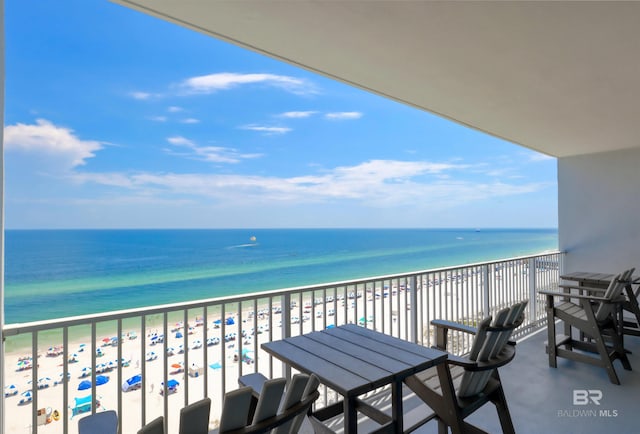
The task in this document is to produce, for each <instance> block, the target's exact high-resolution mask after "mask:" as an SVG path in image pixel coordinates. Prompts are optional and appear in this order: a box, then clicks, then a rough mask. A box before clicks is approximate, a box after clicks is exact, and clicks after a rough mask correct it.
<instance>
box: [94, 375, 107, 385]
mask: <svg viewBox="0 0 640 434" xmlns="http://www.w3.org/2000/svg"><path fill="white" fill-rule="evenodd" d="M108 382H109V377H108V376H106V375H98V376H97V377H96V386H102V385H103V384H106V383H108Z"/></svg>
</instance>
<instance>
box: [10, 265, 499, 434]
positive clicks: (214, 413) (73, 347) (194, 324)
mask: <svg viewBox="0 0 640 434" xmlns="http://www.w3.org/2000/svg"><path fill="white" fill-rule="evenodd" d="M502 273H503V272H501V274H502ZM477 283H478V281H477V280H476V279H473V278H472V277H470V276H459V275H451V274H450V273H449V274H442V277H441V278H440V280H434V281H431V282H423V285H428V286H429V287H430V288H432V292H431V291H430V293H433V294H443V295H442V297H451V296H453V297H457V296H458V295H459V294H462V293H463V292H473V291H475V288H473V286H475V285H477ZM409 293H410V291H407V290H406V287H405V285H404V281H400V282H399V283H395V284H392V286H390V287H386V286H384V287H383V286H382V285H380V286H379V287H378V286H377V287H375V288H365V287H364V286H360V287H358V288H342V289H341V291H340V292H337V293H334V292H333V291H327V292H319V291H316V293H311V292H307V293H303V294H302V295H300V296H296V297H292V299H291V300H292V310H291V326H290V327H291V335H297V334H302V333H308V332H311V331H313V330H322V329H324V328H325V327H327V326H330V325H332V324H335V325H341V324H345V323H359V324H360V325H366V326H369V327H372V323H373V322H372V319H373V315H375V316H376V329H378V330H379V331H385V332H387V333H389V332H391V331H392V330H393V331H394V333H395V334H398V333H402V331H404V330H406V329H407V328H408V327H407V322H408V321H409V319H408V315H407V310H406V309H405V308H404V307H405V306H408V305H409V304H410V303H409V300H408V299H409ZM319 294H321V295H319ZM434 297H435V296H434ZM438 297H440V295H438V296H437V297H435V298H433V299H432V302H435V303H432V304H434V305H437V304H440V303H439V302H438ZM388 298H391V300H388ZM276 299H277V300H281V298H279V297H278V298H275V299H274V300H276ZM453 299H455V298H453ZM234 305H235V309H230V308H227V307H225V315H224V317H221V314H220V311H219V310H218V309H215V310H214V309H209V313H208V317H207V318H206V319H205V318H203V317H202V313H203V312H202V309H199V311H200V312H196V313H195V314H194V312H189V317H188V324H187V327H183V324H182V323H181V322H180V321H178V322H169V323H168V333H167V336H166V341H167V342H166V346H167V347H168V348H172V349H173V351H172V353H173V354H171V355H168V357H166V359H165V358H164V357H163V352H164V345H165V344H164V343H155V344H154V343H153V342H157V341H158V340H161V339H157V338H154V336H156V337H157V336H159V335H162V334H163V327H162V325H159V324H157V323H156V324H147V326H146V327H145V329H144V330H142V328H141V327H140V326H138V327H137V328H135V327H133V328H127V329H125V328H123V330H122V332H123V335H122V336H121V347H122V356H123V358H124V359H125V366H123V367H122V379H123V382H124V381H125V380H127V379H129V378H132V377H134V376H136V375H140V374H142V372H143V366H144V376H145V379H144V380H145V381H144V387H142V388H139V389H136V390H128V391H126V392H122V394H121V396H122V411H121V412H119V417H120V418H121V419H122V421H123V433H125V434H127V433H135V432H136V431H137V430H138V429H139V428H140V426H141V425H142V419H141V418H142V414H141V413H142V411H141V408H142V401H143V395H144V401H145V410H146V415H145V419H146V421H150V420H152V419H154V418H155V417H157V416H160V415H163V413H164V399H165V397H164V396H163V395H162V394H161V392H162V390H163V388H162V386H161V383H162V382H163V381H164V371H165V367H164V363H163V360H166V363H167V370H168V372H169V375H168V379H169V380H175V381H177V382H178V383H179V385H178V386H177V387H176V391H175V393H171V394H169V396H168V397H167V399H168V404H169V405H168V408H169V419H168V423H169V432H177V430H178V418H179V409H180V408H182V407H183V406H184V405H185V404H186V402H187V401H188V402H194V401H196V400H198V399H200V398H202V397H203V396H205V384H204V381H205V375H203V374H204V371H205V370H206V371H207V378H208V384H207V388H208V393H207V394H208V396H210V397H211V398H212V408H211V417H210V420H211V425H210V427H211V429H213V428H215V427H216V426H217V419H218V418H219V415H220V411H221V406H222V394H223V392H222V391H223V390H226V391H229V390H232V389H235V388H237V378H238V377H239V376H240V375H243V374H247V373H251V372H254V370H257V371H259V372H262V373H264V374H265V375H266V376H268V377H269V376H280V375H281V373H282V365H281V364H280V362H278V361H277V360H272V359H271V358H270V357H269V356H268V355H266V353H264V352H262V351H260V344H261V343H263V342H267V341H269V340H277V339H280V337H281V335H282V328H281V318H282V313H281V312H282V306H281V305H280V304H279V303H276V302H275V301H273V302H272V303H271V305H269V304H267V303H266V302H262V301H261V302H260V304H257V303H256V304H254V303H253V302H245V303H243V304H242V305H239V304H238V303H235V304H234ZM383 305H384V307H383ZM390 306H391V307H390ZM397 308H400V309H401V310H402V311H400V312H399V311H397V310H395V309H397ZM196 310H198V309H196ZM212 312H213V313H212ZM472 313H473V312H466V311H465V309H464V308H463V309H460V308H459V307H456V310H455V311H452V312H450V313H449V314H447V315H438V313H437V312H435V311H434V312H433V313H430V314H429V317H430V318H431V319H433V318H434V317H436V316H440V317H444V316H447V317H449V319H456V318H452V316H455V317H460V318H462V317H468V316H469V315H470V314H472ZM107 328H108V327H107ZM111 328H112V329H111V330H109V331H110V332H105V331H103V330H102V329H104V327H103V328H101V330H100V333H99V334H96V342H95V343H93V344H92V342H91V338H90V337H89V338H87V336H90V335H85V336H83V337H80V338H74V339H72V340H71V339H70V341H69V349H68V354H69V357H70V358H73V359H74V360H75V361H73V362H70V363H69V365H68V371H69V373H70V378H69V386H68V406H69V417H70V420H69V432H70V433H76V432H77V420H78V419H79V418H81V417H82V416H83V415H84V414H75V413H76V411H74V410H73V407H74V404H75V398H83V397H86V396H88V395H90V393H91V389H90V388H89V389H85V390H78V387H79V386H80V384H81V382H83V381H84V380H89V381H90V380H91V376H90V375H89V376H87V377H83V372H86V371H87V370H90V369H91V354H92V351H94V350H95V351H97V352H98V354H97V356H96V362H95V363H96V367H97V368H98V369H99V368H100V366H101V365H102V364H104V368H105V370H104V371H103V372H99V370H98V369H96V375H102V376H105V377H107V378H108V380H107V382H106V384H102V385H98V386H96V396H97V398H98V399H99V401H100V410H104V409H107V410H117V409H118V391H119V390H121V389H122V384H118V377H117V369H109V366H116V365H117V351H118V347H117V345H118V342H117V341H118V339H117V338H115V339H114V337H116V336H117V331H116V329H115V325H113V326H111ZM205 329H206V337H205ZM243 331H244V335H245V336H244V337H243ZM254 331H255V332H254ZM234 334H235V339H234ZM185 335H186V338H187V339H186V342H187V346H188V347H189V351H188V360H187V362H186V367H187V371H188V368H189V367H190V366H192V364H195V366H193V368H194V372H193V373H194V374H195V373H196V372H197V376H188V375H186V372H185V370H184V366H185V364H184V362H185V360H184V359H185V355H184V353H181V352H180V351H181V346H184V345H185V337H184V336H185ZM225 335H226V339H225ZM60 336H61V335H60ZM207 339H208V340H209V342H207ZM143 342H144V349H143ZM61 344H62V341H61V339H60V340H59V341H57V342H56V341H53V340H51V339H50V340H49V341H47V342H39V345H38V357H37V363H38V372H37V376H38V378H39V379H44V380H41V381H40V385H41V386H42V388H41V389H39V390H38V407H39V408H44V409H47V408H49V409H50V410H49V411H50V412H51V413H52V414H53V412H54V411H56V410H57V411H58V412H59V414H60V419H59V420H55V419H54V418H53V417H51V418H50V420H51V422H50V423H46V424H44V425H42V426H40V427H39V430H38V432H42V433H58V432H60V433H61V432H62V431H63V422H62V418H63V391H64V389H63V386H62V384H61V382H62V372H63V355H62V354H61V353H60V354H56V352H58V351H61V350H60V346H61ZM114 344H115V345H114ZM241 348H242V349H241ZM256 349H257V350H258V351H257V352H256V351H255V350H256ZM205 351H206V355H207V357H206V364H207V365H208V366H205ZM30 353H31V350H30V349H29V348H27V349H24V348H22V349H17V350H13V351H10V352H8V353H7V354H6V362H7V363H6V365H5V367H4V369H5V385H7V386H8V385H15V386H16V389H17V393H16V394H15V395H14V396H9V397H6V398H5V408H6V410H7V416H6V427H5V428H6V432H9V433H27V432H31V428H30V426H31V414H32V413H31V412H32V406H33V403H26V404H23V405H20V404H19V402H20V400H21V399H22V398H23V397H22V395H21V394H22V393H23V392H25V391H27V390H30V389H31V384H30V383H29V382H30V381H37V379H33V378H32V376H33V369H29V368H27V369H25V370H20V366H21V365H20V363H22V367H24V364H25V362H24V361H23V360H21V359H24V358H26V357H28V356H30ZM48 353H49V354H48ZM151 353H154V354H151ZM240 354H243V355H244V357H240ZM241 359H243V360H241ZM180 365H183V366H182V367H181V366H180ZM223 376H224V378H223ZM103 380H104V379H103ZM89 385H90V383H89ZM187 389H188V400H187V397H186V396H185V393H186V390H187ZM321 399H323V398H322V397H321ZM45 411H46V410H45Z"/></svg>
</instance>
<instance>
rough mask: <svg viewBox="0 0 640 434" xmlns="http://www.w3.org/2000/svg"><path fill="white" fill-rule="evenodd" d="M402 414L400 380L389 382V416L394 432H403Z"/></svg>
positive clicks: (397, 433) (399, 433)
mask: <svg viewBox="0 0 640 434" xmlns="http://www.w3.org/2000/svg"><path fill="white" fill-rule="evenodd" d="M402 416H403V414H402V381H394V382H393V383H391V418H392V419H393V423H394V425H395V432H396V434H401V433H403V432H404V426H403V423H404V421H403V417H402Z"/></svg>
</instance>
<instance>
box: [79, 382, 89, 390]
mask: <svg viewBox="0 0 640 434" xmlns="http://www.w3.org/2000/svg"><path fill="white" fill-rule="evenodd" d="M87 389H91V381H89V380H82V381H81V382H80V384H78V390H87Z"/></svg>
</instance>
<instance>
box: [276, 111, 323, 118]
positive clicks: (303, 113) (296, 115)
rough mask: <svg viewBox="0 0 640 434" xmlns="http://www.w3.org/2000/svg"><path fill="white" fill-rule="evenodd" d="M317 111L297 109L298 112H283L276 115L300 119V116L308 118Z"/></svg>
mask: <svg viewBox="0 0 640 434" xmlns="http://www.w3.org/2000/svg"><path fill="white" fill-rule="evenodd" d="M316 113H318V112H316V111H311V110H310V111H299V112H284V113H281V114H279V115H278V117H281V118H289V119H300V118H308V117H310V116H313V115H314V114H316Z"/></svg>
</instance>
